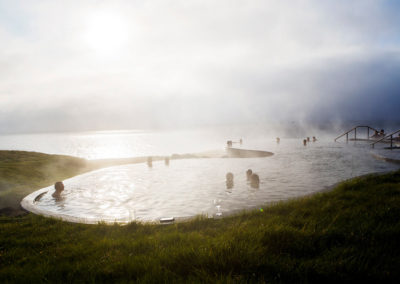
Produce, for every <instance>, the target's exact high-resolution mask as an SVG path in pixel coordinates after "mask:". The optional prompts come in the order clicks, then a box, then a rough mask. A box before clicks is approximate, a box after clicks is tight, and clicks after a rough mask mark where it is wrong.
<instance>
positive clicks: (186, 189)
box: [22, 139, 398, 223]
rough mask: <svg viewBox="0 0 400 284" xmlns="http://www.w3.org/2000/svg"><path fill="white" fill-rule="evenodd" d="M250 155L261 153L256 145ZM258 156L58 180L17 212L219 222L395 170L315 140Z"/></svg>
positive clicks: (365, 154)
mask: <svg viewBox="0 0 400 284" xmlns="http://www.w3.org/2000/svg"><path fill="white" fill-rule="evenodd" d="M247 146H248V145H247ZM245 148H248V147H245ZM252 148H253V149H254V148H256V149H263V147H262V145H261V144H258V145H256V144H254V145H252ZM263 150H266V151H271V152H274V155H273V156H271V157H266V158H203V159H183V160H171V161H170V165H169V166H166V165H165V164H164V161H159V162H153V167H151V168H149V167H148V166H147V164H132V165H124V166H115V167H109V168H105V169H101V170H97V171H93V172H90V173H87V174H83V175H80V176H76V177H73V178H71V179H68V180H65V181H64V185H65V190H64V191H63V193H62V199H61V200H59V201H57V200H55V199H54V198H53V197H52V196H51V195H52V193H53V192H54V188H53V186H50V187H47V188H43V189H41V190H38V191H36V192H34V193H32V194H30V195H28V196H27V197H26V198H25V199H24V200H23V201H22V205H23V207H24V208H26V209H28V210H30V211H32V212H34V213H37V214H41V215H45V216H54V217H60V218H62V219H64V220H67V221H73V222H83V223H97V222H99V221H104V222H119V223H126V222H130V221H158V220H160V218H168V217H174V218H175V219H179V218H185V217H192V216H195V215H199V214H203V215H206V216H208V217H217V216H218V217H219V216H225V215H227V214H230V213H231V212H236V211H238V210H244V209H251V208H261V207H262V206H264V205H265V204H266V203H269V202H276V201H279V200H286V199H290V198H294V197H298V196H304V195H307V194H311V193H315V192H318V191H321V190H324V189H327V188H329V187H330V186H332V185H333V184H335V183H337V182H339V181H342V180H345V179H348V178H351V177H355V176H359V175H363V174H367V173H373V172H384V171H390V170H395V169H398V165H394V164H390V163H387V162H384V161H379V160H376V159H374V158H373V156H372V155H371V149H370V148H369V146H368V144H365V143H348V144H346V143H334V142H328V141H317V142H315V143H310V144H309V145H308V146H306V147H304V146H303V145H302V144H301V140H299V139H292V140H287V141H281V143H280V144H279V145H273V146H271V145H270V146H269V148H267V149H263ZM247 169H252V170H253V172H255V173H257V174H258V175H259V177H260V186H259V188H258V189H255V188H252V187H251V186H250V184H249V183H248V181H247V179H246V171H247ZM228 172H231V173H233V175H234V185H233V187H232V188H227V185H226V178H225V176H226V173H228ZM41 193H44V194H43V195H42V196H41V198H40V199H39V200H37V201H34V199H35V198H36V197H37V196H38V195H39V194H41Z"/></svg>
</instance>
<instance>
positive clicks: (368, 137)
mask: <svg viewBox="0 0 400 284" xmlns="http://www.w3.org/2000/svg"><path fill="white" fill-rule="evenodd" d="M367 140H369V126H368V131H367Z"/></svg>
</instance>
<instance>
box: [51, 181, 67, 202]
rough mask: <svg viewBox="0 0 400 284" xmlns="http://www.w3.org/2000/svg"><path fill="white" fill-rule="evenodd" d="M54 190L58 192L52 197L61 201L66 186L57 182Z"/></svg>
mask: <svg viewBox="0 0 400 284" xmlns="http://www.w3.org/2000/svg"><path fill="white" fill-rule="evenodd" d="M54 188H55V189H56V191H55V192H54V193H53V194H52V195H51V196H53V197H54V198H55V199H60V198H61V192H62V191H63V190H64V184H63V183H62V182H61V181H57V182H56V183H55V185H54Z"/></svg>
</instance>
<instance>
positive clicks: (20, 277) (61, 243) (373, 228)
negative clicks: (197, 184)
mask: <svg viewBox="0 0 400 284" xmlns="http://www.w3.org/2000/svg"><path fill="white" fill-rule="evenodd" d="M31 154H32V153H31ZM13 155H16V157H14V158H13V159H14V160H15V162H14V166H15V167H14V170H10V171H8V172H7V173H8V174H7V176H5V175H3V171H2V172H0V173H1V176H0V178H1V181H2V182H3V184H4V183H5V184H11V183H12V182H13V181H14V179H15V180H17V181H19V183H18V184H17V186H16V187H15V188H16V189H18V188H24V187H26V188H28V187H29V186H30V184H31V183H32V181H31V178H26V176H31V177H34V176H35V171H36V169H38V168H46V167H47V165H50V164H52V163H53V162H52V159H48V160H47V161H42V162H41V163H40V167H39V166H37V167H36V166H35V163H33V162H32V164H30V165H29V167H28V166H26V162H25V161H22V162H19V161H17V160H18V159H17V156H18V152H15V153H14V154H13ZM21 155H24V153H21ZM32 155H39V154H32ZM58 158H59V159H61V160H63V161H64V162H65V163H66V164H64V166H62V167H60V169H59V170H55V171H53V172H50V173H51V174H49V177H48V180H49V181H50V180H51V183H50V184H52V183H53V180H55V179H63V178H62V176H59V175H60V174H66V173H61V172H63V171H64V170H69V171H67V173H68V174H66V175H69V174H71V175H73V174H74V171H77V172H79V171H81V170H82V171H84V170H87V167H88V166H87V165H81V164H80V163H78V161H80V160H74V159H72V160H71V161H70V162H68V163H72V164H68V163H67V161H69V160H68V159H71V158H68V157H58ZM64 159H65V160H64ZM39 160H40V159H39ZM59 162H60V161H59ZM19 163H21V165H20V166H19ZM75 163H78V164H75ZM1 165H2V167H4V164H3V163H1ZM79 165H81V166H79ZM50 168H52V167H50ZM72 168H74V169H72ZM79 169H81V170H79ZM2 170H3V169H2ZM31 171H34V172H31ZM37 185H40V187H42V186H43V185H42V184H41V178H37ZM9 192H10V193H9V194H12V192H13V188H12V187H11V188H9ZM19 192H20V191H18V190H16V194H19ZM399 217H400V171H397V172H395V173H390V174H385V175H381V176H368V177H364V178H359V179H354V180H352V181H349V182H346V183H343V184H341V185H339V186H338V187H336V188H335V189H333V190H332V191H330V192H326V193H319V194H315V195H313V196H310V197H305V198H300V199H297V200H293V201H288V202H282V203H279V204H276V205H273V206H269V207H266V208H264V210H263V211H253V212H249V213H243V214H240V215H237V216H231V217H227V218H224V219H220V220H210V219H202V218H198V219H195V220H193V221H190V222H187V223H179V224H173V225H142V224H136V223H132V224H129V225H127V226H118V225H114V226H107V225H103V224H99V225H83V224H71V223H66V222H61V221H58V220H54V219H48V218H43V217H40V216H35V215H33V214H27V215H24V216H19V217H9V216H3V217H0V282H1V283H4V282H8V281H9V282H17V281H25V282H33V283H36V282H49V281H50V282H60V281H64V282H111V281H121V282H125V281H129V280H131V281H139V282H140V281H144V282H169V281H176V282H188V281H189V282H211V283H215V282H272V283H281V282H283V283H298V282H316V283H327V282H329V283H341V282H356V281H365V282H368V283H371V282H375V283H381V282H397V281H398V279H399V277H400V271H399V269H398V267H399V265H400V246H399V240H400V222H399Z"/></svg>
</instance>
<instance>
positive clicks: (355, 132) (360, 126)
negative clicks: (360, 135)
mask: <svg viewBox="0 0 400 284" xmlns="http://www.w3.org/2000/svg"><path fill="white" fill-rule="evenodd" d="M363 127H366V128H368V140H369V138H370V137H369V130H370V129H372V130H374V131H378V130H376V129H375V128H373V127H371V126H368V125H358V126H356V127H354V128H352V129H350V130H349V131H347V132H345V133H343V134H342V135H339V136H338V137H336V138H335V142H336V140H338V139H339V138H341V137H343V136H345V135H346V141H348V140H349V133H350V132H352V131H354V138H357V128H363Z"/></svg>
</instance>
